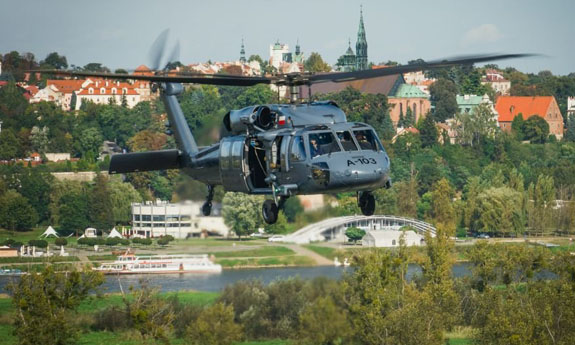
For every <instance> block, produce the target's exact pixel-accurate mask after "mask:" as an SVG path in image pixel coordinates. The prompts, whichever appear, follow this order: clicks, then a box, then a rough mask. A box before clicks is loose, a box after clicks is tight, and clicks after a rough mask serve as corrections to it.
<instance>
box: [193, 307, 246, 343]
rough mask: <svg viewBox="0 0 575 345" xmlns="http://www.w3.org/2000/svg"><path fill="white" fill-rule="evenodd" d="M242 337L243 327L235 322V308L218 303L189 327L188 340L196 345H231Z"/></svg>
mask: <svg viewBox="0 0 575 345" xmlns="http://www.w3.org/2000/svg"><path fill="white" fill-rule="evenodd" d="M242 335H243V334H242V327H241V326H240V325H238V324H237V323H236V322H235V321H234V308H233V307H232V306H226V305H225V304H223V303H216V304H214V305H213V306H210V307H207V308H206V309H204V310H203V311H202V312H201V313H200V315H199V316H198V319H197V320H196V321H195V322H192V323H191V324H190V325H189V326H188V330H187V334H186V339H187V340H188V341H189V343H190V344H194V345H196V344H197V345H231V344H232V343H234V342H236V341H239V340H240V339H241V338H242Z"/></svg>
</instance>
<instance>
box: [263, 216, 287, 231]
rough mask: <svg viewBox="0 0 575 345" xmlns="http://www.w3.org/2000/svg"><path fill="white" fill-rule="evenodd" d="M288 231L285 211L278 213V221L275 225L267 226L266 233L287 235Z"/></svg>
mask: <svg viewBox="0 0 575 345" xmlns="http://www.w3.org/2000/svg"><path fill="white" fill-rule="evenodd" d="M288 230H289V228H288V225H287V219H286V216H285V214H284V212H283V211H280V212H279V213H278V219H277V221H276V222H275V223H274V224H266V226H265V232H266V233H268V234H285V233H287V232H288Z"/></svg>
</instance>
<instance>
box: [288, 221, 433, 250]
mask: <svg viewBox="0 0 575 345" xmlns="http://www.w3.org/2000/svg"><path fill="white" fill-rule="evenodd" d="M403 226H410V227H412V228H413V229H414V230H415V231H416V232H417V233H419V234H421V235H423V234H425V233H426V232H429V233H430V234H431V236H432V237H435V228H434V227H433V226H432V225H431V224H429V223H426V222H423V221H421V220H417V219H413V218H406V217H399V216H377V215H375V216H369V217H367V216H344V217H336V218H329V219H325V220H322V221H320V222H317V223H314V224H310V225H308V226H306V227H303V228H301V229H299V230H298V231H296V232H294V233H292V234H290V235H287V236H286V237H285V239H284V240H283V242H292V243H300V244H302V243H310V242H318V241H344V240H345V230H347V228H350V227H357V228H360V229H363V230H365V231H369V230H399V228H401V227H403Z"/></svg>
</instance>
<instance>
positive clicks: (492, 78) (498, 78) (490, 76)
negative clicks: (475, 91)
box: [481, 69, 511, 96]
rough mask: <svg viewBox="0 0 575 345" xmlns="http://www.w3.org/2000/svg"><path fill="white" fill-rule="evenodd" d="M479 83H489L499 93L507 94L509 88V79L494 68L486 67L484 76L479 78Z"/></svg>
mask: <svg viewBox="0 0 575 345" xmlns="http://www.w3.org/2000/svg"><path fill="white" fill-rule="evenodd" d="M481 84H483V85H485V84H489V85H491V88H493V90H495V92H497V94H499V95H504V96H505V95H509V90H510V89H511V81H509V80H507V79H505V77H503V74H501V72H499V71H497V70H495V69H487V70H486V71H485V76H484V77H483V78H482V79H481Z"/></svg>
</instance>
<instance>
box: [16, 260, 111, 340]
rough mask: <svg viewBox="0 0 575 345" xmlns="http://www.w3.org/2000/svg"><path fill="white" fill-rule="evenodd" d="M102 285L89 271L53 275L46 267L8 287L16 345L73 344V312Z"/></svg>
mask: <svg viewBox="0 0 575 345" xmlns="http://www.w3.org/2000/svg"><path fill="white" fill-rule="evenodd" d="M103 282H104V277H103V276H102V274H101V273H99V272H95V271H92V270H84V271H82V272H79V271H75V270H73V271H71V272H66V273H56V272H54V270H53V268H52V267H51V266H47V267H46V268H45V269H44V271H42V272H40V273H39V274H28V275H24V276H22V277H21V278H20V279H19V280H17V281H14V282H13V283H11V284H9V285H8V291H10V293H11V295H12V303H13V305H14V309H15V313H14V334H15V335H16V337H17V338H18V344H20V345H35V344H47V345H52V344H53V345H61V344H70V343H74V342H75V340H76V338H77V335H78V331H79V329H78V326H76V325H77V323H75V322H73V320H74V318H75V317H76V316H75V314H74V312H75V311H76V310H77V308H78V306H79V305H80V303H82V301H84V300H85V299H87V298H88V296H89V295H90V293H92V292H93V291H94V289H96V288H97V287H98V286H100V285H101V284H102V283H103Z"/></svg>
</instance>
